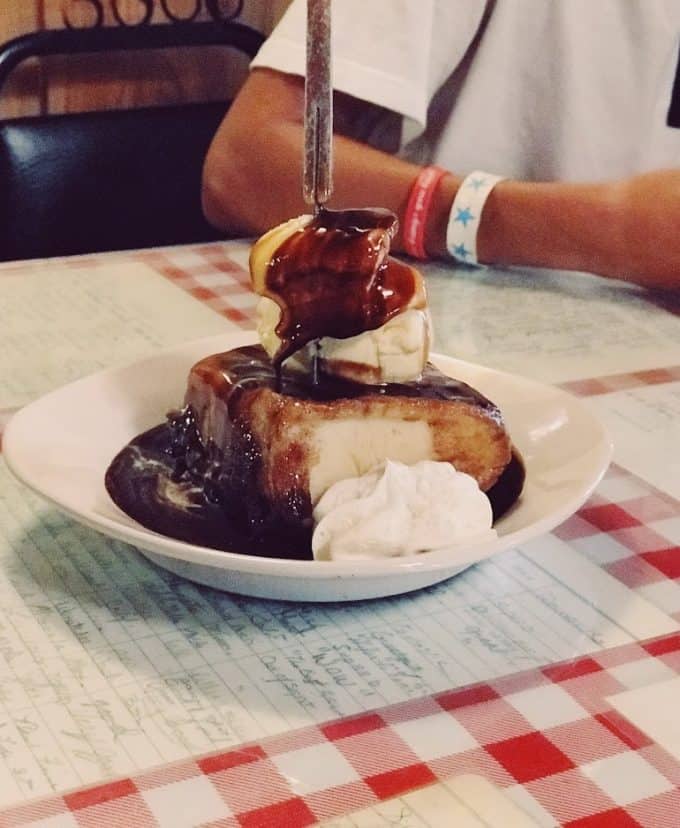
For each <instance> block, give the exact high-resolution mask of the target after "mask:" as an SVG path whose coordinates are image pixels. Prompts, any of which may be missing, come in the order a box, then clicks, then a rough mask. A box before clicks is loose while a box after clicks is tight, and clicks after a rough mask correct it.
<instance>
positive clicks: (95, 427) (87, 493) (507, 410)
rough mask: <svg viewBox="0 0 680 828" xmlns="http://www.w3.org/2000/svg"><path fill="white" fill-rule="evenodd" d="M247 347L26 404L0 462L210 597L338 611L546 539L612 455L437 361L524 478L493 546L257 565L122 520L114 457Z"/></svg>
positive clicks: (181, 358)
mask: <svg viewBox="0 0 680 828" xmlns="http://www.w3.org/2000/svg"><path fill="white" fill-rule="evenodd" d="M252 341H253V336H252V334H237V335H234V334H230V335H224V336H219V337H213V338H210V339H204V340H200V341H198V342H192V343H189V344H186V345H183V346H181V347H178V348H173V349H171V350H167V351H164V352H162V353H159V354H157V355H156V356H153V357H151V358H149V359H145V360H142V361H140V362H137V363H134V364H133V365H129V366H127V367H124V368H118V369H113V370H109V371H104V372H102V373H99V374H95V375H93V376H90V377H86V378H85V379H82V380H78V381H77V382H74V383H72V384H70V385H67V386H65V387H64V388H61V389H59V390H57V391H54V392H52V393H51V394H48V395H47V396H45V397H42V398H41V399H39V400H37V401H36V402H34V403H31V404H30V405H28V406H27V407H26V408H24V409H22V410H21V411H19V412H18V413H17V414H16V415H15V416H14V417H13V418H12V420H11V421H10V423H9V425H8V427H7V429H6V431H5V435H4V437H3V453H4V455H5V459H6V461H7V463H8V465H9V468H10V469H11V470H12V472H13V473H14V474H15V475H16V476H17V477H18V478H19V480H21V481H23V483H25V484H26V485H27V486H29V487H30V488H31V489H33V490H34V491H35V492H37V493H38V494H40V495H42V496H43V497H45V498H47V500H49V501H51V502H52V503H54V504H55V505H56V506H58V507H59V508H60V509H62V510H63V511H65V512H67V513H68V514H70V515H72V516H73V517H74V518H75V519H76V520H78V521H80V522H82V523H84V524H85V525H87V526H90V527H92V528H93V529H96V530H98V531H100V532H103V533H104V534H106V535H109V536H111V537H113V538H117V539H119V540H122V541H126V542H128V543H131V544H133V545H135V546H136V547H138V548H139V550H140V551H141V552H142V553H143V554H145V555H146V556H147V557H149V558H150V559H151V560H153V561H155V562H156V563H157V564H159V565H160V566H163V567H165V568H166V569H168V570H171V571H172V572H175V573H177V574H179V575H182V576H184V577H186V578H189V579H191V580H194V581H197V582H199V583H204V584H208V585H209V586H212V587H215V588H217V589H223V590H227V591H230V592H237V593H241V594H243V595H253V596H259V597H263V598H275V599H284V600H296V601H347V600H356V599H363V598H376V597H380V596H386V595H395V594H398V593H402V592H408V591H411V590H414V589H419V588H421V587H424V586H428V585H429V584H434V583H437V582H438V581H442V580H444V579H445V578H449V577H451V576H452V575H455V574H457V573H458V572H460V571H461V570H463V569H465V568H466V567H468V566H470V565H471V564H473V563H476V562H478V561H480V560H482V559H483V558H486V557H488V556H489V555H492V554H494V553H496V552H500V551H501V550H504V549H508V548H510V547H513V546H516V545H517V544H520V543H522V542H524V541H527V540H528V539H529V538H533V537H536V536H537V535H541V534H543V533H545V532H548V531H549V530H550V529H552V528H553V527H555V526H557V525H558V524H559V523H561V522H562V521H563V520H565V519H566V518H567V517H569V515H571V514H572V513H573V512H574V511H576V509H578V508H579V506H580V505H581V504H582V503H583V502H584V501H585V500H586V499H587V497H588V496H589V495H590V493H591V492H592V491H593V489H594V488H595V486H596V485H597V483H598V482H599V480H600V478H601V477H602V475H603V473H604V471H605V469H606V468H607V465H608V463H609V460H610V456H611V445H610V442H609V440H608V439H607V436H606V434H605V432H604V429H603V427H602V426H601V425H600V423H599V422H598V421H597V420H596V419H595V418H594V417H593V416H592V415H591V414H590V412H589V411H588V410H587V409H586V408H585V406H584V405H583V404H582V403H581V402H579V401H578V400H577V399H575V398H574V397H571V396H570V395H568V394H566V393H564V392H563V391H560V390H559V389H556V388H552V387H549V386H546V385H541V384H539V383H536V382H533V381H531V380H527V379H522V378H521V377H518V376H513V375H511V374H505V373H502V372H499V371H493V370H490V369H488V368H483V367H480V366H478V365H472V364H470V363H467V362H461V361H459V360H455V359H450V358H447V357H443V356H434V357H433V362H435V363H436V364H437V365H438V367H439V368H440V369H442V370H443V371H445V372H447V373H449V374H451V376H454V377H456V378H458V379H461V380H464V381H465V382H467V383H469V384H470V385H472V386H474V387H475V388H477V389H479V390H480V391H481V392H482V393H483V394H485V395H486V396H487V397H489V398H490V399H492V400H493V401H494V402H495V403H496V404H497V405H499V406H500V408H501V410H502V412H503V414H504V416H505V419H506V422H507V425H508V427H509V430H510V434H511V435H512V439H513V441H514V443H515V445H516V446H517V448H518V449H519V451H520V452H521V454H522V456H523V458H524V461H525V464H526V470H527V479H526V485H525V489H524V493H523V495H522V497H521V499H520V501H519V502H518V503H517V504H516V505H515V506H514V507H513V509H511V510H510V512H509V513H507V514H506V515H505V516H504V517H502V518H501V519H500V520H499V521H498V522H497V524H496V529H497V531H498V538H497V540H494V541H493V542H491V543H489V544H485V545H484V546H480V547H477V548H473V549H470V548H468V549H462V550H460V553H458V554H457V555H456V556H455V557H452V556H451V555H450V554H442V553H436V552H430V553H425V554H422V555H417V556H412V557H409V558H390V559H388V560H375V561H373V560H371V561H353V562H340V561H339V562H335V561H333V562H316V561H299V560H279V559H274V558H256V557H249V556H245V555H239V554H236V553H230V552H220V551H216V550H214V549H208V548H205V547H200V546H194V545H192V544H188V543H183V542H182V541H178V540H175V539H173V538H169V537H166V536H163V535H159V534H157V533H155V532H152V531H150V530H148V529H145V528H144V527H143V526H141V525H139V524H138V523H136V522H135V521H134V520H132V519H131V518H129V517H128V516H127V515H125V514H124V513H123V512H121V511H120V510H119V509H118V508H117V507H116V506H115V505H114V504H113V502H112V501H111V499H110V498H109V496H108V494H107V492H106V489H105V488H104V474H105V472H106V469H107V467H108V465H109V463H110V462H111V460H112V459H113V457H114V456H115V455H116V454H117V453H118V451H119V450H120V449H121V448H122V447H123V446H124V445H125V444H126V443H127V442H128V441H129V440H131V439H132V438H133V437H135V436H136V435H137V434H139V433H140V432H142V431H145V430H146V429H148V428H150V427H152V426H154V425H156V424H158V423H160V422H162V421H163V419H164V417H165V413H166V412H167V411H168V410H169V409H171V408H176V407H177V406H178V405H180V404H181V401H182V398H183V395H184V388H185V382H186V377H187V374H188V371H189V369H190V368H191V366H192V365H193V364H194V363H195V362H196V361H198V360H199V359H201V358H202V357H203V356H206V355H207V354H210V353H215V352H217V351H223V350H227V349H229V348H234V347H238V346H239V345H244V344H247V343H250V342H252Z"/></svg>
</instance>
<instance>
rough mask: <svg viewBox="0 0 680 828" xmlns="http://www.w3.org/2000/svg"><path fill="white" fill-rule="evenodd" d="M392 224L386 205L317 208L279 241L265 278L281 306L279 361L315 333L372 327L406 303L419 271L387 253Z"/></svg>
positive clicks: (337, 334) (341, 334) (340, 334)
mask: <svg viewBox="0 0 680 828" xmlns="http://www.w3.org/2000/svg"><path fill="white" fill-rule="evenodd" d="M397 226H398V222H397V217H396V216H395V215H394V213H392V212H390V211H389V210H382V209H377V208H376V209H366V210H327V209H325V208H321V209H320V210H319V211H318V213H317V215H315V216H314V218H313V219H312V221H311V222H310V223H309V224H308V225H306V226H305V227H303V228H301V229H300V230H298V231H296V232H295V233H293V234H292V235H291V236H290V237H289V238H288V239H286V241H285V242H283V244H282V245H281V246H280V247H279V248H278V249H277V251H276V253H275V254H274V256H273V257H272V259H271V261H270V263H269V266H268V269H267V274H266V280H265V295H266V296H269V298H271V299H273V300H274V301H275V302H276V303H277V304H278V305H279V307H280V309H281V319H280V321H279V324H278V325H277V328H276V333H277V335H278V336H279V338H280V340H281V347H280V349H279V351H278V353H277V354H276V356H275V359H274V362H275V364H276V365H280V364H281V363H282V362H283V360H285V359H286V358H287V357H289V356H290V355H291V354H293V353H295V351H297V350H299V349H300V348H302V347H303V346H304V345H306V344H307V343H308V342H311V341H312V340H314V339H320V338H322V337H325V336H329V337H333V338H335V339H345V338H347V337H350V336H355V335H356V334H360V333H362V332H364V331H369V330H375V329H376V328H379V327H381V326H382V325H384V324H385V323H386V322H388V321H389V320H390V319H391V318H392V317H393V316H396V315H397V314H398V313H400V312H401V311H403V310H404V309H405V308H406V307H407V306H408V304H409V302H410V301H411V299H412V298H413V297H414V295H415V294H416V292H417V291H418V289H419V287H418V282H417V278H418V277H417V276H416V274H415V273H414V271H413V268H411V267H409V266H408V265H405V264H402V263H401V262H398V261H397V260H396V259H393V258H391V257H390V256H388V253H389V249H390V242H391V240H392V237H393V236H394V234H395V233H396V230H397Z"/></svg>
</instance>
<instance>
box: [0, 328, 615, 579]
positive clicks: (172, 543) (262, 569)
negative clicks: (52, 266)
mask: <svg viewBox="0 0 680 828" xmlns="http://www.w3.org/2000/svg"><path fill="white" fill-rule="evenodd" d="M253 341H256V337H255V334H254V332H252V331H239V332H225V333H223V334H217V335H215V336H210V337H204V338H200V339H193V340H188V341H186V342H184V343H181V344H180V345H176V346H171V347H169V348H161V349H158V350H157V351H156V352H155V353H153V354H149V355H147V356H145V357H141V358H140V359H137V360H133V361H131V362H128V363H126V364H124V365H119V366H113V367H109V368H105V369H103V370H101V371H96V372H93V373H91V374H88V375H87V376H83V377H81V378H79V379H77V380H74V381H72V382H70V383H67V384H66V385H62V386H60V387H59V388H56V389H54V390H52V391H49V392H48V393H46V394H43V395H41V396H40V397H38V398H37V399H35V400H33V401H31V402H30V403H28V404H27V405H25V406H22V407H21V408H20V409H19V410H18V411H16V412H15V413H14V414H13V415H12V417H11V418H10V420H9V422H8V423H7V425H6V426H5V428H4V432H3V434H2V456H3V457H4V459H5V462H6V464H7V467H8V469H9V470H10V472H11V473H12V474H13V475H14V476H15V477H16V478H17V479H18V480H19V481H20V482H21V483H22V484H23V485H25V486H26V487H27V488H29V489H30V490H31V491H33V492H34V493H35V494H37V495H38V496H39V497H41V498H42V499H43V500H46V501H48V502H50V503H51V504H53V505H54V506H55V507H57V508H58V509H59V510H61V511H63V512H64V513H66V514H68V515H69V516H70V517H72V518H73V519H74V520H76V521H77V522H79V523H81V524H83V525H86V526H88V527H89V528H90V529H93V530H95V531H98V532H100V533H102V534H105V535H107V536H109V537H113V538H115V539H116V540H119V541H122V542H123V543H128V544H130V545H132V546H138V547H140V549H141V550H147V551H151V552H153V553H155V554H160V555H164V556H166V557H170V558H173V559H175V560H183V561H185V562H187V563H190V564H196V565H202V566H208V567H213V568H217V569H220V570H224V571H229V570H237V571H239V572H240V573H243V574H247V575H261V576H263V577H272V576H275V577H280V578H300V577H301V576H302V575H304V577H305V578H307V579H310V578H311V579H324V580H325V579H343V578H349V579H357V578H358V579H363V578H370V577H376V576H386V577H387V576H389V577H395V576H397V577H398V576H401V575H404V576H407V575H414V574H416V573H417V574H424V573H434V572H438V571H441V570H446V569H452V568H455V569H457V570H458V569H460V568H461V567H466V566H470V565H472V564H474V563H477V562H480V561H481V560H484V559H485V558H487V557H489V556H491V555H493V554H495V553H497V552H500V551H503V550H505V549H508V548H512V547H513V546H516V545H519V544H521V543H524V542H526V541H527V540H529V539H531V538H534V537H537V536H540V535H543V534H545V533H547V532H549V531H550V530H551V529H553V528H555V526H558V525H559V524H560V523H562V522H563V521H564V520H566V519H567V518H568V517H569V516H570V515H572V514H574V512H575V511H577V510H578V508H579V507H580V506H581V505H582V504H583V503H584V502H585V501H586V500H587V499H588V497H589V496H590V495H591V494H592V492H593V491H594V489H595V488H596V487H597V485H598V484H599V482H600V481H601V479H602V477H603V476H604V474H605V472H606V470H607V468H608V466H609V464H610V462H611V458H612V453H613V444H612V441H611V438H610V437H609V435H608V433H607V430H606V428H605V427H604V425H603V423H602V422H601V421H600V420H599V418H597V417H596V416H595V415H594V414H593V413H592V412H591V411H589V410H588V409H587V408H586V407H585V406H584V405H583V402H582V401H581V400H580V399H579V398H578V397H576V396H574V395H573V394H570V393H569V392H567V391H565V390H564V389H562V388H559V387H557V386H554V385H550V384H547V383H543V382H540V381H538V380H534V379H531V378H528V377H524V376H522V375H520V374H516V373H512V372H507V371H502V370H499V369H495V368H490V367H489V366H486V365H484V364H481V363H474V362H469V361H467V360H461V359H458V358H457V357H452V356H449V355H446V354H441V353H437V352H433V353H432V354H431V355H430V359H431V360H432V362H434V363H435V364H436V365H438V367H440V368H441V370H443V371H444V373H449V372H450V370H451V367H449V368H448V369H447V363H448V364H449V366H452V365H458V366H462V368H463V370H465V369H471V370H472V371H474V372H477V373H479V372H480V371H481V372H482V373H485V374H487V375H489V376H499V377H503V378H504V379H506V380H509V381H510V382H512V383H519V384H522V385H524V386H530V387H534V388H536V389H537V390H542V391H543V392H545V391H546V390H548V391H549V392H550V393H551V394H552V395H553V396H554V397H556V398H557V399H562V400H564V401H566V402H567V404H568V405H569V406H575V407H577V408H579V409H580V411H581V414H583V415H585V416H586V418H587V419H588V420H589V421H590V423H591V424H592V425H593V427H594V429H595V430H596V431H597V432H599V437H600V439H599V440H598V441H597V445H596V448H597V452H596V456H595V457H594V458H593V460H592V465H593V473H592V476H591V477H590V478H589V479H588V480H587V483H586V484H585V485H584V486H583V487H582V488H581V489H579V490H578V492H577V493H575V494H574V495H573V496H572V497H571V498H570V499H569V500H567V501H565V503H564V504H561V507H560V508H559V509H555V510H553V511H552V512H550V513H548V514H547V515H543V516H542V517H540V518H538V519H537V520H535V521H533V522H532V523H530V524H529V525H528V526H525V527H522V528H520V529H518V530H515V531H514V532H511V533H509V534H507V535H502V536H500V537H499V538H497V539H494V540H492V541H487V542H484V543H481V544H478V545H474V544H473V545H471V546H467V547H465V549H466V550H470V552H471V553H473V554H470V555H468V556H463V555H462V554H461V555H460V556H459V557H457V558H452V557H451V555H450V553H447V552H445V551H442V550H435V551H430V552H424V553H420V554H418V555H412V556H404V557H390V558H376V559H356V560H354V559H351V560H342V561H314V560H311V561H310V560H300V559H287V558H271V557H265V556H249V555H244V554H241V553H238V552H229V551H223V550H218V549H213V548H211V547H206V546H200V545H197V544H191V543H186V542H184V541H180V540H178V539H176V538H171V537H169V536H167V535H162V534H160V533H157V532H154V531H153V530H151V529H147V528H146V527H144V526H142V525H141V524H138V525H135V526H132V525H129V524H122V523H119V522H116V521H115V520H114V519H113V518H111V517H107V516H106V515H103V514H96V515H95V514H94V513H93V512H92V510H88V511H85V510H79V509H76V508H74V507H73V506H72V505H71V504H70V503H69V502H68V501H67V500H63V499H60V498H59V497H58V495H55V494H54V493H52V492H47V491H45V490H44V488H42V487H41V486H40V485H38V484H37V483H36V481H35V480H33V479H32V478H31V475H30V474H27V473H26V472H25V470H24V469H23V468H22V463H21V460H20V459H17V456H16V455H15V437H14V434H15V432H16V433H18V434H20V433H21V432H20V429H21V428H22V426H23V421H24V419H25V418H29V417H31V416H32V415H33V414H34V412H35V410H36V409H38V408H42V407H45V406H47V405H49V403H50V401H51V400H52V399H54V398H55V397H61V396H63V395H65V394H67V393H68V392H69V391H72V390H73V389H74V387H76V386H79V385H83V384H88V383H94V382H95V381H100V382H101V381H106V380H107V379H108V378H110V377H112V376H116V375H119V374H120V373H122V372H125V371H127V370H132V369H135V368H137V369H140V368H141V367H142V366H143V365H145V364H148V363H153V362H154V361H155V360H157V359H159V358H163V357H167V356H169V355H172V354H178V355H180V354H183V353H187V352H189V351H191V350H196V349H202V348H203V346H205V348H206V353H214V352H216V351H217V350H225V349H226V348H229V347H232V348H234V347H239V346H240V345H244V344H249V343H252V342H253ZM217 343H221V344H217ZM464 381H465V380H464ZM160 416H161V419H162V416H163V415H160ZM511 436H512V435H511ZM16 454H17V455H18V454H19V450H17V452H16ZM112 459H113V458H112ZM107 497H109V496H108V493H107ZM109 503H110V505H111V506H112V507H114V508H115V509H116V511H117V512H119V513H120V514H121V515H124V516H125V518H126V520H133V518H131V517H130V516H128V515H126V514H125V513H124V512H122V510H121V509H120V508H119V507H118V506H117V505H116V504H115V503H114V502H113V501H112V500H111V498H110V497H109ZM150 544H152V545H151V546H150ZM187 553H188V554H187ZM197 558H199V559H197ZM225 564H229V565H225ZM313 564H316V566H313Z"/></svg>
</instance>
